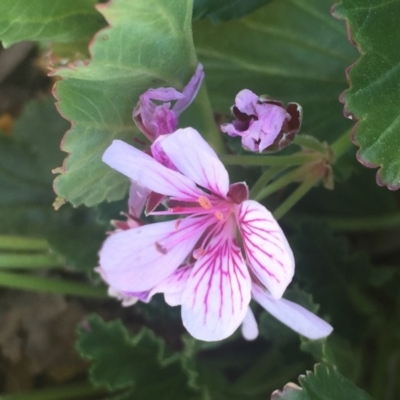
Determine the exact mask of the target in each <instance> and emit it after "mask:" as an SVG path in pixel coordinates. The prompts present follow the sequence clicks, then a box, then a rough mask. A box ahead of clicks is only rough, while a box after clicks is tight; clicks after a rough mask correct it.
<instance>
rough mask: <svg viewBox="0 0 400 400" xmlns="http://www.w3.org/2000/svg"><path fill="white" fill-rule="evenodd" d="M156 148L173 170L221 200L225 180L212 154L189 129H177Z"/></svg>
mask: <svg viewBox="0 0 400 400" xmlns="http://www.w3.org/2000/svg"><path fill="white" fill-rule="evenodd" d="M160 146H161V147H162V148H163V150H164V152H165V153H166V154H167V156H168V157H169V158H170V160H171V161H172V163H173V164H174V165H175V166H176V168H177V169H178V170H179V171H180V172H182V174H183V175H185V176H187V177H189V178H190V179H192V180H193V181H194V182H196V183H197V184H198V185H200V186H203V187H205V188H207V189H208V190H210V191H211V192H213V193H215V194H218V195H219V196H221V197H225V196H226V194H227V193H228V190H229V176H228V172H227V171H226V169H225V167H224V165H223V164H222V162H221V161H220V160H219V158H218V156H217V154H216V153H215V151H214V150H213V149H212V148H211V146H210V145H209V144H208V143H207V142H206V141H205V140H204V139H203V138H202V136H201V135H200V134H199V133H198V132H197V131H196V130H195V129H193V128H185V129H178V130H177V131H176V132H175V133H173V134H171V135H169V136H168V137H165V138H163V140H161V142H160Z"/></svg>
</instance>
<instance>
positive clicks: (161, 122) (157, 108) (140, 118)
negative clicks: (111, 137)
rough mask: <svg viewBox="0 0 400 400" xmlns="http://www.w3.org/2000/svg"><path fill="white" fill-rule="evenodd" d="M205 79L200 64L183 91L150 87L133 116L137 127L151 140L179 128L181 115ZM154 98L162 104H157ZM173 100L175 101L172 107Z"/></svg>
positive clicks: (141, 98) (142, 96) (141, 97)
mask: <svg viewBox="0 0 400 400" xmlns="http://www.w3.org/2000/svg"><path fill="white" fill-rule="evenodd" d="M203 79H204V72H203V66H202V65H201V64H198V66H197V68H196V71H195V73H194V75H193V76H192V78H191V79H190V81H189V83H188V84H187V85H186V86H185V87H184V89H183V91H182V92H178V91H177V90H176V89H174V88H171V87H169V88H163V87H161V88H157V89H149V90H147V91H146V92H144V93H143V94H142V95H141V96H140V98H139V102H138V103H137V105H136V107H135V108H134V110H133V114H132V116H133V120H134V121H135V123H136V125H137V127H138V128H139V129H140V130H141V131H142V132H143V134H144V135H145V136H146V137H147V138H148V139H149V140H150V141H151V142H154V141H155V140H156V139H157V138H158V137H159V136H160V135H165V134H168V133H172V132H174V131H175V130H176V129H177V127H178V117H179V115H180V114H181V113H182V112H183V111H184V110H185V109H186V108H187V107H189V105H190V104H191V103H192V101H193V100H194V98H195V97H196V95H197V93H198V91H199V90H200V86H201V83H202V82H203ZM154 100H155V101H158V102H161V103H162V104H156V103H155V102H154ZM171 101H175V104H174V105H173V106H172V108H171Z"/></svg>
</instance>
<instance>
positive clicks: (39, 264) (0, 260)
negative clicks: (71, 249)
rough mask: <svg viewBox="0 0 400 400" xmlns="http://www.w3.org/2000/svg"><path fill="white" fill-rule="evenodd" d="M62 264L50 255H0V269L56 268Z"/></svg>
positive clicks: (58, 259)
mask: <svg viewBox="0 0 400 400" xmlns="http://www.w3.org/2000/svg"><path fill="white" fill-rule="evenodd" d="M63 265H64V263H63V262H62V260H61V259H60V258H58V257H56V256H55V255H54V254H51V253H47V254H46V253H44V254H43V253H36V254H4V253H0V268H27V269H31V268H57V267H62V266H63Z"/></svg>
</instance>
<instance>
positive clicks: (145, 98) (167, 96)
mask: <svg viewBox="0 0 400 400" xmlns="http://www.w3.org/2000/svg"><path fill="white" fill-rule="evenodd" d="M183 96H184V95H183V94H182V93H180V92H178V91H177V90H176V89H174V88H170V87H169V88H164V87H161V88H158V89H149V90H147V91H146V92H144V93H143V94H142V95H141V96H140V101H141V102H143V103H148V102H149V101H151V100H158V101H171V100H179V99H182V98H183Z"/></svg>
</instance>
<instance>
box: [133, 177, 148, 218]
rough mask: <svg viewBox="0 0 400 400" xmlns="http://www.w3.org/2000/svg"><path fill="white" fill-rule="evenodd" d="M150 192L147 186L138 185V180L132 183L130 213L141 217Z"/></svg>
mask: <svg viewBox="0 0 400 400" xmlns="http://www.w3.org/2000/svg"><path fill="white" fill-rule="evenodd" d="M149 194H150V190H148V189H147V188H145V187H143V186H141V185H138V184H137V183H136V182H132V183H131V186H130V188H129V200H128V207H129V215H131V216H132V217H135V218H140V215H141V214H142V212H143V209H144V206H145V204H146V201H147V197H148V196H149Z"/></svg>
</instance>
